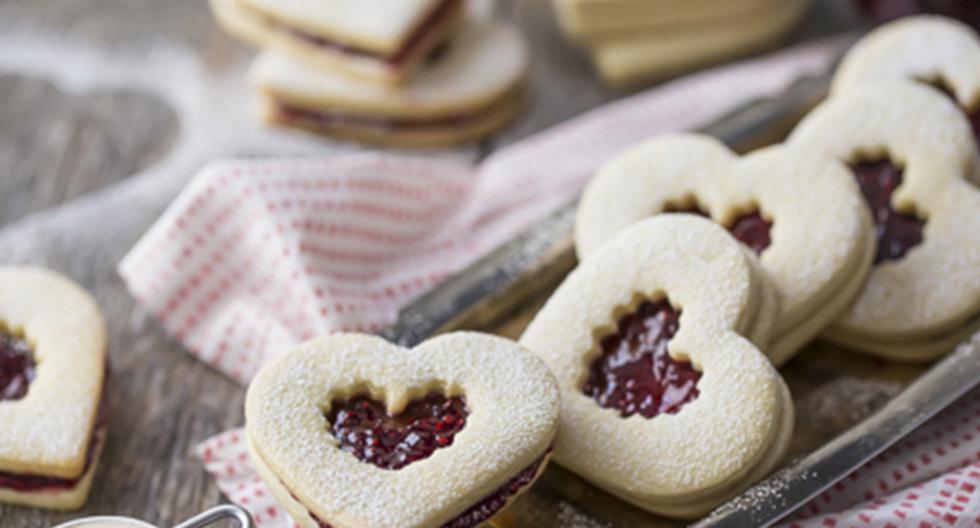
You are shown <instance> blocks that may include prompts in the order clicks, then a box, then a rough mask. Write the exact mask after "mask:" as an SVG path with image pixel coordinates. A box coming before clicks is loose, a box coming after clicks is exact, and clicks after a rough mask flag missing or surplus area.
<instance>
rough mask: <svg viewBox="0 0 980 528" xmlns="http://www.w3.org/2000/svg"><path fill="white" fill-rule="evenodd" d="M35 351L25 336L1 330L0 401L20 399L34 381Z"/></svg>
mask: <svg viewBox="0 0 980 528" xmlns="http://www.w3.org/2000/svg"><path fill="white" fill-rule="evenodd" d="M36 366H37V364H36V363H35V362H34V351H33V350H31V345H30V344H29V343H28V342H27V341H26V340H25V339H23V338H20V337H16V336H14V335H11V334H8V333H6V332H4V331H3V330H0V401H3V400H19V399H21V398H23V397H24V396H26V395H27V388H28V386H29V385H30V384H31V382H32V381H34V369H35V367H36Z"/></svg>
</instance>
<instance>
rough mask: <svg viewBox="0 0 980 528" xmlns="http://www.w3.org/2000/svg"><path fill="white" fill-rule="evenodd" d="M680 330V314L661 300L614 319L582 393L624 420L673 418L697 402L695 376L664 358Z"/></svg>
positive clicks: (686, 365) (687, 365)
mask: <svg viewBox="0 0 980 528" xmlns="http://www.w3.org/2000/svg"><path fill="white" fill-rule="evenodd" d="M679 327H680V312H677V311H675V310H674V309H673V308H671V306H670V303H669V302H667V300H666V299H664V300H660V301H656V302H650V301H646V302H644V303H642V304H640V306H639V307H638V308H637V310H636V312H634V313H631V314H627V315H625V316H623V317H622V318H621V319H620V320H619V325H618V331H617V332H616V333H615V334H612V335H608V336H606V337H604V338H602V340H601V341H600V342H599V346H600V347H601V348H602V355H601V356H599V357H598V358H596V360H595V361H593V362H592V366H591V368H590V371H589V377H588V379H587V380H586V382H585V388H584V392H585V394H586V395H588V396H591V397H592V398H594V399H595V401H597V402H598V403H599V405H600V406H601V407H604V408H607V409H610V408H611V409H617V410H619V414H620V416H622V417H623V418H627V417H629V416H632V415H634V414H640V415H641V416H643V417H645V418H653V417H655V416H657V415H659V414H662V413H667V414H674V413H677V412H678V411H680V410H681V407H683V406H684V405H685V404H686V403H688V402H690V401H693V400H694V399H695V398H697V397H698V394H699V391H698V388H697V384H698V380H699V379H701V373H700V372H698V371H697V370H694V368H693V367H692V366H691V364H690V363H689V362H686V361H677V360H675V359H674V358H672V357H670V355H669V354H668V353H667V343H669V342H670V339H671V338H672V337H674V334H676V333H677V329H678V328H679Z"/></svg>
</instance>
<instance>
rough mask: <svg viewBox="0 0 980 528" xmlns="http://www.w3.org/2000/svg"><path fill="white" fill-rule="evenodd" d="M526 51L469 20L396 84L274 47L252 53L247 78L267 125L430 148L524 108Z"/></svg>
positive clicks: (477, 132)
mask: <svg viewBox="0 0 980 528" xmlns="http://www.w3.org/2000/svg"><path fill="white" fill-rule="evenodd" d="M527 68H528V52H527V48H526V47H525V44H524V41H523V39H522V38H521V36H520V34H519V33H518V32H517V31H516V30H515V29H514V28H513V27H511V26H509V25H507V24H504V23H501V22H495V21H488V20H476V19H470V20H468V21H467V22H466V27H465V28H464V30H463V31H461V32H460V34H459V35H458V36H457V38H455V39H453V40H452V41H451V42H450V43H449V44H448V47H447V48H446V49H444V50H442V52H441V53H440V54H438V55H436V56H434V57H433V58H432V59H430V62H429V63H428V64H426V65H425V66H424V67H423V68H422V70H421V71H420V72H419V73H418V75H416V76H415V77H414V78H412V79H411V81H409V82H408V83H407V84H405V85H404V86H401V87H385V86H379V85H375V84H371V83H364V82H360V81H356V80H352V79H348V78H344V77H340V76H336V75H330V74H325V73H322V72H318V71H315V70H311V69H309V68H306V67H305V66H303V65H302V64H301V63H298V62H296V61H295V60H294V59H292V58H290V57H288V56H286V55H281V54H278V53H274V52H266V53H263V54H262V55H260V56H259V58H258V59H257V60H256V62H255V64H254V65H253V67H252V72H251V77H252V81H253V83H254V84H255V86H256V88H257V89H258V91H259V93H260V94H261V96H262V99H263V102H262V115H263V117H264V118H265V119H266V120H268V121H270V122H273V123H279V124H283V125H288V126H293V127H299V128H303V129H306V130H310V131H313V132H319V133H324V134H329V135H332V136H337V137H341V138H348V139H355V140H362V141H370V142H375V143H384V144H392V145H396V146H435V145H443V144H448V143H458V142H463V141H469V140H473V139H476V138H479V137H482V136H485V135H487V134H489V133H491V132H493V131H494V130H496V129H498V128H500V127H501V126H503V125H504V124H505V123H507V122H508V121H510V120H511V119H512V118H513V117H514V116H515V115H516V114H517V113H518V111H519V110H520V108H521V107H522V105H523V95H524V94H523V91H524V90H523V85H524V79H525V76H526V74H527Z"/></svg>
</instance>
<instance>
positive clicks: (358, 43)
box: [211, 0, 464, 85]
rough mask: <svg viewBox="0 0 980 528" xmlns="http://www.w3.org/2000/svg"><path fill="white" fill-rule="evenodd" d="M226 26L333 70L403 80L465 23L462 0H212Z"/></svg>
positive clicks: (370, 78)
mask: <svg viewBox="0 0 980 528" xmlns="http://www.w3.org/2000/svg"><path fill="white" fill-rule="evenodd" d="M211 10H212V12H213V13H214V15H215V18H217V20H218V23H219V24H221V26H222V27H223V28H224V29H225V30H226V31H228V32H229V33H231V34H232V35H235V36H236V37H238V38H240V39H242V40H244V41H246V42H249V43H252V44H254V45H256V46H258V47H261V48H273V49H275V50H277V51H279V52H280V53H284V54H287V55H290V56H292V57H295V58H296V59H297V60H299V61H301V62H303V63H304V64H306V65H307V66H309V67H311V68H314V69H319V70H323V71H324V72H326V73H339V74H340V75H342V76H347V77H356V78H359V79H362V80H365V81H368V82H374V83H381V84H388V85H395V84H400V83H402V82H404V81H405V80H406V79H407V78H408V77H409V76H410V75H411V74H412V73H413V72H415V71H416V70H418V68H419V67H420V66H421V65H422V64H423V63H424V62H425V59H426V57H427V56H428V55H429V53H430V52H431V51H432V50H433V48H435V47H436V46H438V45H439V44H440V43H442V42H443V41H444V40H445V39H446V38H447V37H448V36H449V35H450V34H451V33H452V32H453V31H454V30H455V28H456V27H457V26H458V23H459V21H460V19H461V17H462V15H463V11H464V8H463V1H462V0H373V1H371V2H364V1H363V0H331V1H330V2H305V1H303V0H288V1H283V0H211Z"/></svg>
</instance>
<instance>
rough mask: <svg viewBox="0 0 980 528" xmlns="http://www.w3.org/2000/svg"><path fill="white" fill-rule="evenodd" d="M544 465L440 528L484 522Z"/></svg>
mask: <svg viewBox="0 0 980 528" xmlns="http://www.w3.org/2000/svg"><path fill="white" fill-rule="evenodd" d="M543 463H544V457H543V456H542V457H541V458H539V459H537V460H535V461H534V463H533V464H531V465H530V466H528V467H526V468H524V469H523V470H521V472H520V473H518V474H517V476H515V477H514V478H512V479H510V480H509V481H507V483H505V484H504V485H503V486H500V487H499V488H497V489H496V490H494V492H493V493H491V494H490V495H487V496H486V497H485V498H484V499H483V500H481V501H480V502H478V503H476V504H474V505H473V506H471V507H470V508H469V509H467V510H466V511H465V512H463V513H462V514H461V515H460V516H459V517H456V518H455V519H453V520H451V521H449V522H447V523H446V524H443V525H442V527H441V528H471V527H473V526H477V525H479V524H480V523H482V522H484V521H486V520H487V519H489V518H491V517H493V516H494V515H495V514H496V513H497V512H499V511H500V510H501V509H503V507H504V506H506V505H507V501H508V500H510V498H511V497H513V496H514V495H517V494H518V493H520V491H521V490H522V489H524V488H525V487H527V486H528V485H529V484H530V483H531V482H532V481H533V480H534V477H535V476H536V475H537V474H538V471H539V470H540V469H541V464H543ZM293 498H294V499H295V498H296V496H295V495H294V496H293ZM309 514H310V518H311V519H313V520H314V521H315V522H316V523H317V525H318V526H319V527H320V528H333V527H332V526H330V524H329V523H327V522H325V521H323V520H321V519H320V518H319V517H317V516H316V515H315V514H314V513H313V512H309Z"/></svg>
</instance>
